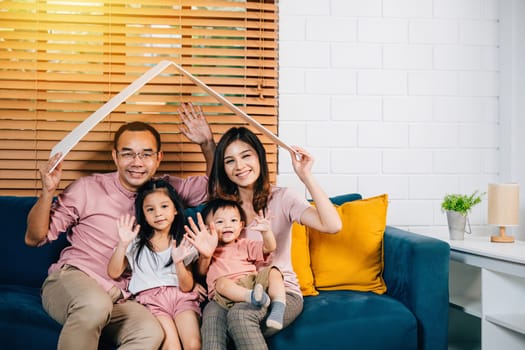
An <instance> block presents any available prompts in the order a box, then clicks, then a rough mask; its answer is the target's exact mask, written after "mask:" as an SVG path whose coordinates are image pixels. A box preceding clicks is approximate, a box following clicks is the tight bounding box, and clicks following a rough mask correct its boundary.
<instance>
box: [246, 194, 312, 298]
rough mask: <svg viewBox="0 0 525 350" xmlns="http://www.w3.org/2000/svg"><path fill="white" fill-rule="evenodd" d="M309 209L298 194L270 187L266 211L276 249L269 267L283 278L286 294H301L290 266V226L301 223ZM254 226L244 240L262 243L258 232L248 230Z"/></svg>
mask: <svg viewBox="0 0 525 350" xmlns="http://www.w3.org/2000/svg"><path fill="white" fill-rule="evenodd" d="M309 207H310V203H308V201H307V200H306V199H305V198H304V197H303V196H302V195H300V194H299V193H297V192H296V191H294V190H292V189H290V188H284V187H275V186H274V187H272V193H271V197H270V200H269V201H268V210H269V214H270V217H271V222H272V230H273V233H274V234H275V240H276V241H277V249H276V250H275V251H274V252H273V258H272V260H271V265H274V266H277V267H278V268H279V269H280V270H281V272H282V274H283V276H284V285H285V287H286V290H287V291H288V292H293V293H296V294H298V295H302V294H301V289H300V288H299V282H298V281H297V275H296V274H295V272H294V270H293V266H292V256H291V253H290V252H291V245H292V224H293V222H294V221H296V222H298V223H301V215H302V214H303V212H304V211H305V210H306V209H308V208H309ZM253 225H255V222H252V223H250V224H249V225H248V227H247V228H246V230H245V232H246V238H247V239H250V240H259V241H262V236H261V233H260V232H259V231H255V230H250V227H251V226H253Z"/></svg>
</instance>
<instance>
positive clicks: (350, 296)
mask: <svg viewBox="0 0 525 350" xmlns="http://www.w3.org/2000/svg"><path fill="white" fill-rule="evenodd" d="M327 335H329V336H327ZM269 345H270V348H272V349H289V348H294V349H324V350H326V349H404V350H410V349H416V348H417V321H416V318H415V317H414V315H413V314H412V313H411V312H410V311H409V310H408V309H407V308H406V307H405V306H404V305H403V304H402V303H401V302H399V301H397V300H396V299H393V298H391V297H389V296H387V295H377V294H375V293H372V292H358V291H320V294H319V295H317V296H310V297H305V298H304V309H303V312H302V313H301V315H300V316H299V317H298V318H297V319H296V320H295V321H294V323H293V326H292V327H287V328H284V329H283V330H282V331H281V332H279V333H278V334H276V335H275V336H273V337H271V338H270V339H269Z"/></svg>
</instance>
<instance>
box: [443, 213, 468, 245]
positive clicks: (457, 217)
mask: <svg viewBox="0 0 525 350" xmlns="http://www.w3.org/2000/svg"><path fill="white" fill-rule="evenodd" d="M447 221H448V232H449V234H450V239H451V240H462V239H465V233H470V232H467V231H465V228H466V226H467V215H462V214H461V213H459V212H457V211H452V210H447Z"/></svg>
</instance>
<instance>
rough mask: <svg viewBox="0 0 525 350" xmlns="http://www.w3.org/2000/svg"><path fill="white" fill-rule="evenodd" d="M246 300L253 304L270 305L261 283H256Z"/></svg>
mask: <svg viewBox="0 0 525 350" xmlns="http://www.w3.org/2000/svg"><path fill="white" fill-rule="evenodd" d="M247 302H249V303H251V304H252V305H255V306H268V305H270V297H269V296H268V294H266V292H265V291H264V288H263V286H262V285H260V284H256V285H255V287H253V290H252V291H251V292H250V298H249V300H248V301H247Z"/></svg>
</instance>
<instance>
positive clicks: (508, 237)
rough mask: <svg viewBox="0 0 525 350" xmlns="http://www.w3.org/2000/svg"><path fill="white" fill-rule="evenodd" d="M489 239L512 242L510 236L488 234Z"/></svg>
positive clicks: (496, 241)
mask: <svg viewBox="0 0 525 350" xmlns="http://www.w3.org/2000/svg"><path fill="white" fill-rule="evenodd" d="M490 241H491V242H494V243H514V237H512V236H490Z"/></svg>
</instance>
